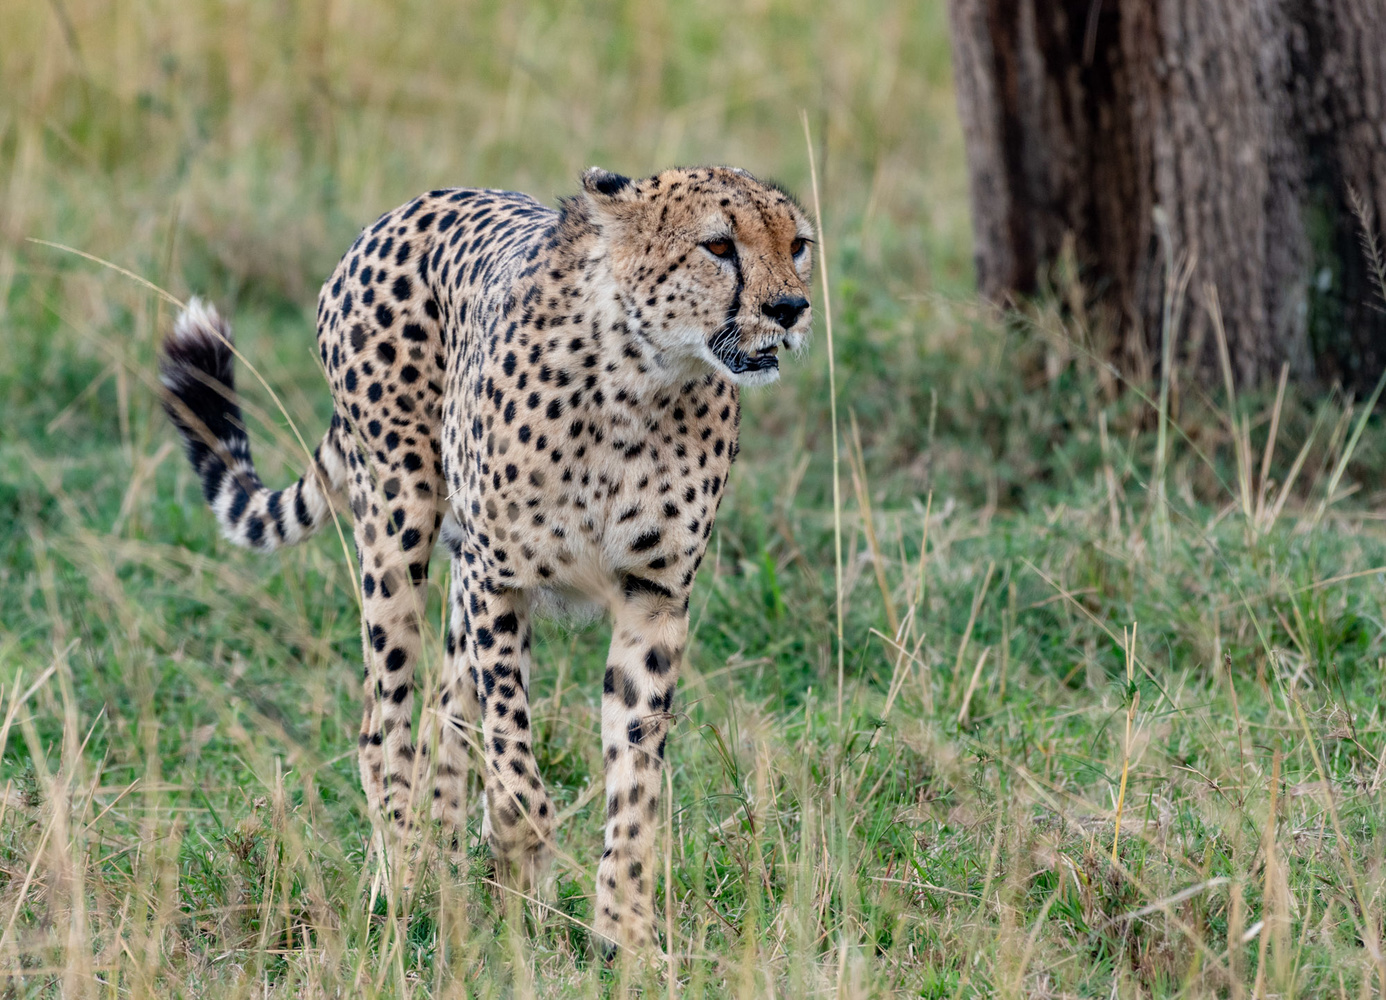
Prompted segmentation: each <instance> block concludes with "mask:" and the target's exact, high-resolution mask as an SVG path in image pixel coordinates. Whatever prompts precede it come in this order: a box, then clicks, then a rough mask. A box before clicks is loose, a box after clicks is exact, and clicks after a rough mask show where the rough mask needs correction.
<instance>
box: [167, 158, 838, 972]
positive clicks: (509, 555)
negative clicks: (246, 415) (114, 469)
mask: <svg viewBox="0 0 1386 1000" xmlns="http://www.w3.org/2000/svg"><path fill="white" fill-rule="evenodd" d="M812 245H813V228H812V227H811V226H810V224H809V221H808V219H807V217H806V216H805V214H804V212H803V211H802V209H800V207H799V206H798V205H797V204H796V203H795V201H794V199H793V198H791V197H790V196H789V195H788V194H786V193H785V192H784V191H783V190H781V189H780V188H778V187H776V186H774V185H772V184H765V183H762V182H760V181H758V180H756V179H755V178H754V177H752V176H751V175H750V174H748V173H746V172H745V171H744V170H738V169H735V168H729V167H698V168H687V169H676V170H666V171H664V172H663V173H660V174H656V175H654V176H652V177H646V178H643V179H638V180H633V179H631V178H627V177H622V176H621V175H619V174H613V173H609V172H608V171H605V170H600V169H596V168H593V169H590V170H588V171H586V172H585V173H584V174H583V175H582V189H581V191H580V192H579V193H578V194H577V195H576V196H574V197H571V198H566V199H564V200H562V201H561V202H560V204H559V206H558V208H557V209H554V208H549V207H547V206H545V205H542V204H540V203H539V202H537V201H535V200H534V199H532V198H530V197H528V196H527V195H523V194H517V193H515V192H513V191H490V190H479V189H470V188H451V189H444V190H437V191H430V192H428V193H427V194H424V195H420V196H419V197H417V198H415V199H414V200H413V201H411V202H409V203H408V204H406V205H402V206H401V207H399V208H397V209H395V210H393V211H391V212H387V213H386V214H385V215H383V216H381V217H380V218H379V219H378V220H377V221H376V222H374V223H373V224H372V225H370V226H369V227H368V228H367V229H365V230H364V231H363V232H362V233H361V234H360V235H359V236H358V237H357V239H356V242H355V243H353V244H352V245H351V247H350V248H349V249H348V250H347V252H346V254H345V256H343V258H342V260H341V262H340V263H339V264H338V265H337V268H336V270H335V271H334V272H333V274H332V276H331V277H330V278H328V280H327V282H326V283H325V284H324V285H323V288H322V292H321V294H320V296H319V298H318V309H317V346H318V357H319V359H320V360H321V362H322V366H323V369H324V370H325V372H326V374H327V378H328V381H329V383H330V385H331V389H332V397H333V403H334V407H333V416H332V420H331V423H330V425H329V426H328V428H327V432H326V434H325V435H324V436H323V438H322V440H321V442H320V443H319V444H318V446H317V447H316V449H314V451H313V453H312V455H311V456H310V458H309V461H308V463H307V469H306V471H305V472H304V474H303V476H302V477H301V478H300V479H299V480H298V482H296V483H294V484H293V485H291V486H289V487H287V488H285V489H278V490H272V489H270V488H268V487H267V486H265V484H264V483H262V482H261V480H260V478H259V475H258V474H257V472H256V469H255V465H254V462H253V461H252V459H251V449H250V439H249V437H248V436H247V433H246V426H245V422H244V420H243V419H242V416H241V410H240V407H239V405H238V403H237V401H236V395H235V391H234V354H235V352H234V349H233V347H232V332H231V326H230V324H229V323H227V322H226V320H224V319H223V318H222V317H221V316H220V315H219V314H218V313H217V311H216V310H215V309H214V308H212V307H211V306H210V305H204V304H203V303H201V302H199V301H198V300H196V299H193V300H192V301H191V302H190V303H189V306H188V308H187V309H186V310H185V311H184V312H183V314H182V315H181V316H180V317H179V318H178V320H177V323H176V324H175V326H174V328H173V330H172V332H171V333H170V334H169V336H168V338H167V339H166V340H165V341H164V345H163V352H162V358H161V375H162V382H163V386H164V394H165V398H164V402H165V406H166V409H167V410H168V413H169V416H170V417H171V418H172V420H173V423H174V425H175V426H176V427H177V429H178V431H179V432H180V433H181V435H182V437H183V440H184V444H185V446H186V450H187V455H188V458H189V460H190V461H191V462H192V465H193V467H194V468H195V469H196V471H197V474H198V478H199V481H200V485H201V488H202V494H203V496H204V497H205V499H206V501H207V503H208V505H209V506H210V507H211V509H212V512H213V514H214V515H215V517H216V520H217V523H218V525H219V526H220V528H221V531H222V533H223V534H224V535H225V536H226V537H227V538H228V539H230V540H231V541H232V542H234V543H236V544H238V545H242V546H245V547H247V548H252V549H256V550H259V551H263V552H269V551H273V550H276V549H279V548H282V547H284V546H287V545H293V544H295V543H297V542H300V541H303V540H304V539H306V538H308V537H309V536H311V535H312V534H313V533H314V532H316V531H318V530H319V529H320V528H322V527H323V525H324V524H326V523H327V522H328V521H329V520H331V519H332V518H333V515H334V512H336V511H347V510H349V511H350V513H351V519H352V534H353V538H354V541H355V550H356V554H357V563H358V565H357V574H358V575H357V584H358V587H359V591H358V593H359V597H360V602H361V611H362V629H361V631H362V637H363V647H364V654H365V661H366V669H365V680H364V684H363V689H362V700H363V711H362V718H361V729H360V735H359V736H358V740H357V744H358V745H357V759H358V763H359V766H360V772H361V782H362V786H363V787H364V789H365V795H366V800H367V803H368V805H369V806H370V808H371V810H372V811H373V812H374V813H375V814H376V815H377V816H379V817H380V818H382V819H383V820H385V827H386V828H387V829H388V830H389V835H388V836H387V842H388V845H389V850H390V851H391V852H392V853H393V852H395V851H401V852H403V853H402V856H401V858H400V859H399V860H398V861H395V859H391V860H392V861H395V863H394V864H392V865H390V870H399V871H404V872H405V873H406V874H405V878H409V875H408V874H407V872H408V859H409V858H411V857H413V856H414V854H413V853H412V849H411V846H410V845H411V844H412V843H413V842H414V839H415V838H416V837H417V836H419V835H420V834H421V833H422V829H423V828H422V827H421V826H420V824H419V822H418V820H419V818H420V816H421V814H422V813H424V812H428V813H430V814H431V818H432V820H433V821H434V823H436V824H437V825H438V826H440V827H441V828H442V830H443V831H444V838H445V843H447V844H450V845H452V847H453V848H455V849H456V850H459V851H463V852H465V851H466V849H467V847H468V845H467V837H468V833H467V831H468V829H469V828H470V827H469V819H470V817H469V815H468V809H467V794H466V787H467V781H466V773H467V768H468V766H469V762H470V760H471V758H472V756H473V753H474V752H475V751H474V746H475V745H476V744H475V741H474V740H473V739H472V737H471V735H470V732H471V731H474V730H475V729H476V728H478V726H479V727H480V729H481V735H482V739H481V741H480V744H479V746H480V752H481V756H482V757H483V761H482V765H481V766H482V769H483V774H484V785H485V795H484V808H485V814H484V817H483V821H482V824H481V829H482V831H483V838H484V839H485V840H487V841H488V842H489V844H490V847H491V851H492V854H493V855H494V857H495V859H496V871H497V877H498V878H499V879H500V880H501V881H502V882H503V883H504V884H505V885H506V886H507V887H508V888H511V889H519V890H521V891H525V892H529V891H537V892H541V893H542V892H543V891H544V886H547V885H550V884H551V881H550V880H549V879H548V877H547V875H546V872H547V863H548V859H550V858H552V857H553V856H554V854H555V851H556V841H555V832H556V831H555V825H556V822H557V817H556V810H555V809H554V805H553V802H552V800H551V799H550V798H549V795H548V793H547V792H546V791H545V789H544V784H543V781H542V780H541V778H540V776H539V768H538V765H537V764H536V762H535V753H534V745H533V743H534V739H535V738H536V735H537V734H536V732H535V727H534V726H533V724H532V720H531V714H530V713H531V707H530V701H529V693H530V672H531V668H532V639H533V622H534V619H535V618H536V617H537V616H541V615H542V616H550V617H558V618H560V619H561V620H565V621H566V622H567V623H569V624H581V623H583V622H585V621H588V620H591V619H592V618H595V617H597V616H599V615H600V614H601V613H602V612H606V613H608V614H609V616H610V618H611V620H612V634H611V649H610V652H609V653H608V655H607V658H606V669H605V673H604V676H603V678H602V693H601V741H602V761H603V766H604V768H605V790H606V807H605V810H604V816H605V820H604V822H605V827H606V829H605V848H604V850H603V852H602V854H601V857H600V859H599V860H598V862H597V866H596V867H597V886H596V902H595V909H594V914H593V923H594V926H595V930H596V932H597V938H598V940H597V941H595V942H594V944H595V945H597V946H599V947H602V948H606V947H609V946H612V945H619V946H622V947H628V948H633V949H643V948H649V947H650V946H651V945H653V944H654V941H655V933H654V928H655V913H656V909H655V902H654V888H655V880H656V874H657V871H658V866H657V865H656V863H655V858H656V856H657V855H656V853H655V831H656V829H657V828H658V826H659V819H660V816H661V815H662V812H661V807H660V801H659V800H660V794H661V772H662V768H663V761H664V755H665V751H666V749H667V740H668V738H669V735H670V727H671V725H672V723H673V721H674V718H675V716H674V713H673V698H674V688H675V684H676V682H677V679H678V674H679V668H680V664H681V661H682V659H683V655H684V650H685V647H686V646H687V643H688V627H689V625H688V609H689V601H690V594H691V592H692V589H693V583H694V579H695V577H696V575H697V572H698V567H699V565H700V564H701V562H702V559H703V555H704V553H705V551H706V550H707V546H708V540H709V538H710V537H711V534H712V527H713V523H714V521H715V519H716V516H717V508H718V505H719V504H720V503H721V500H722V497H723V496H724V495H725V491H726V485H727V477H728V475H729V474H730V471H731V465H732V462H733V461H734V459H735V458H736V453H737V435H738V431H739V427H740V420H741V404H740V391H741V389H742V388H743V387H748V386H759V385H766V384H768V383H770V382H773V381H775V380H776V379H777V378H778V377H779V373H780V354H781V352H782V351H798V350H801V349H802V347H803V345H804V343H805V342H806V338H807V336H808V331H809V328H810V325H811V321H812V318H811V307H810V305H809V300H808V295H809V287H810V286H809V280H810V273H811V270H812ZM435 546H436V547H438V548H440V549H441V551H442V552H443V553H445V554H446V555H447V556H448V557H449V563H450V566H449V582H448V585H447V591H446V592H447V598H446V604H447V612H448V627H447V630H446V634H445V636H444V638H443V656H442V666H441V676H439V677H438V678H437V679H436V683H429V684H427V685H425V689H426V690H429V691H431V692H433V694H432V696H431V699H432V700H431V701H430V703H429V704H428V705H427V706H425V707H424V710H423V717H424V718H425V719H426V720H427V724H426V725H424V726H423V727H422V728H423V731H422V733H421V734H420V736H419V739H420V743H419V744H417V745H416V743H415V739H414V734H413V732H412V729H411V721H412V717H413V710H414V701H413V700H414V692H415V690H416V687H417V682H418V678H417V677H416V669H417V668H419V666H420V665H421V664H432V663H434V662H436V659H437V658H436V657H433V656H425V655H424V637H425V636H426V635H428V634H430V633H429V630H428V629H426V628H424V618H423V616H424V612H425V609H426V608H427V605H428V583H429V575H428V571H429V562H430V559H431V556H432V554H433V552H434V550H435ZM419 856H426V855H419ZM401 862H402V863H401Z"/></svg>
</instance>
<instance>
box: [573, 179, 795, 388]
mask: <svg viewBox="0 0 1386 1000" xmlns="http://www.w3.org/2000/svg"><path fill="white" fill-rule="evenodd" d="M582 180H583V188H584V191H585V192H586V198H587V199H588V202H589V205H590V207H591V210H592V214H593V216H594V218H595V220H596V221H597V223H598V224H599V226H600V227H601V230H602V236H603V239H604V240H605V242H606V247H607V257H608V259H609V260H610V262H611V268H612V273H613V276H614V277H615V279H616V284H617V287H618V290H619V292H618V294H619V296H620V300H621V303H622V307H623V309H624V311H625V314H626V315H625V318H626V322H627V325H628V327H629V328H630V329H632V330H633V331H634V332H635V333H636V335H637V336H639V337H641V338H643V339H644V340H645V341H647V342H648V343H649V344H650V345H651V346H652V347H653V348H654V351H653V355H654V360H655V363H656V365H658V366H659V367H660V368H662V369H664V370H665V371H666V372H667V374H668V376H669V378H670V380H671V381H673V380H676V379H681V378H686V377H688V376H689V375H690V374H701V373H705V372H707V371H709V370H710V371H713V372H718V373H721V374H725V375H727V376H729V377H730V378H731V380H732V381H733V382H736V383H737V384H738V385H743V386H753V385H765V384H767V383H770V382H773V381H775V380H776V379H778V378H779V375H780V359H779V351H780V350H781V349H782V348H783V349H786V350H790V351H798V350H799V349H800V348H802V347H803V345H804V343H805V341H806V339H807V337H808V332H809V327H810V323H811V319H812V315H811V309H810V306H809V298H808V294H809V275H810V271H811V270H812V263H813V261H812V257H813V255H812V244H813V228H812V226H810V225H809V221H808V219H807V217H806V216H805V215H804V212H803V210H802V209H800V208H799V206H798V205H797V204H795V202H794V199H793V198H791V197H790V196H789V195H787V194H786V193H784V192H783V191H781V190H779V189H778V188H775V187H772V186H770V185H767V184H762V183H761V182H760V181H758V180H756V179H755V178H754V177H752V176H751V175H750V174H748V173H746V172H745V171H743V170H738V169H735V168H728V167H710V168H698V169H676V170H667V171H665V172H664V173H662V174H658V175H656V176H654V177H648V178H646V179H644V180H640V181H632V180H630V179H628V178H625V177H621V176H620V175H618V174H612V173H608V172H606V171H604V170H599V169H597V168H595V167H594V168H592V169H590V170H588V171H587V172H586V173H585V174H584V175H583V178H582Z"/></svg>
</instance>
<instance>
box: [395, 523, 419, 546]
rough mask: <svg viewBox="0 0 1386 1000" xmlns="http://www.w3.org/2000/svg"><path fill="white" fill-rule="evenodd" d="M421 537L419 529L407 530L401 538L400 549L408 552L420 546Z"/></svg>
mask: <svg viewBox="0 0 1386 1000" xmlns="http://www.w3.org/2000/svg"><path fill="white" fill-rule="evenodd" d="M420 537H421V536H420V535H419V529H418V528H406V529H405V531H404V534H402V535H400V536H399V545H400V548H402V549H404V551H406V552H408V551H409V550H410V549H412V548H413V547H414V546H415V545H418V544H419V538H420Z"/></svg>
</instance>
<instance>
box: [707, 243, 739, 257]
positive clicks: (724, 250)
mask: <svg viewBox="0 0 1386 1000" xmlns="http://www.w3.org/2000/svg"><path fill="white" fill-rule="evenodd" d="M703 247H704V248H705V249H706V250H707V252H708V253H710V254H712V256H714V257H721V258H723V259H724V260H725V259H726V258H728V257H731V256H733V255H734V254H735V253H736V247H735V246H733V245H732V241H731V240H708V241H707V242H706V243H704V244H703Z"/></svg>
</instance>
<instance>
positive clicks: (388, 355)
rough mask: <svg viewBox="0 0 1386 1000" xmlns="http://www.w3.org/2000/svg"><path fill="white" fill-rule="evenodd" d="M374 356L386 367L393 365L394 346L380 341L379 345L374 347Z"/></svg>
mask: <svg viewBox="0 0 1386 1000" xmlns="http://www.w3.org/2000/svg"><path fill="white" fill-rule="evenodd" d="M375 356H376V357H377V358H379V359H380V360H381V361H383V362H385V363H386V364H387V365H390V364H394V361H395V345H394V344H387V343H385V341H383V340H382V341H381V342H380V343H379V344H376V345H375Z"/></svg>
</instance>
